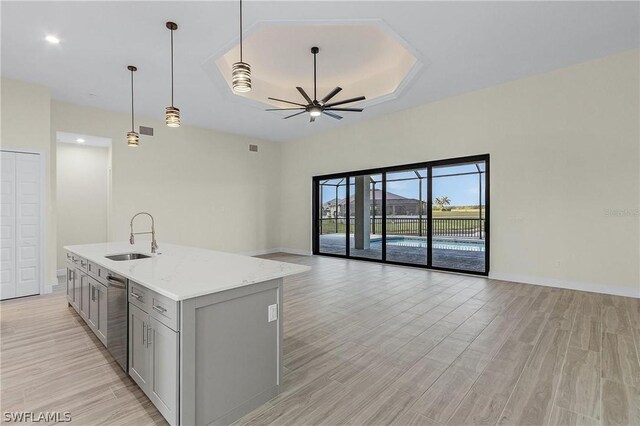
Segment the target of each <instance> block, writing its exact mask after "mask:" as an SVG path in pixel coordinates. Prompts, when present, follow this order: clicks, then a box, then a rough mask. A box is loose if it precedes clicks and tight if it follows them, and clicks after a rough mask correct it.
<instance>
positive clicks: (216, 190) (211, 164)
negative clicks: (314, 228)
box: [51, 101, 280, 252]
mask: <svg viewBox="0 0 640 426" xmlns="http://www.w3.org/2000/svg"><path fill="white" fill-rule="evenodd" d="M160 109H161V110H162V108H160ZM51 114H52V118H51V127H52V129H54V130H56V131H63V132H72V133H80V134H88V135H94V136H102V137H107V138H111V140H112V158H111V161H112V203H111V213H110V216H109V217H110V232H109V236H108V238H109V240H119V241H124V240H127V239H128V237H129V221H130V219H131V217H132V216H133V214H135V213H136V212H139V211H148V212H150V213H151V214H153V215H154V217H155V219H156V231H157V233H158V241H159V244H160V246H162V242H163V241H166V242H171V243H177V244H185V245H192V246H196V247H205V248H211V249H217V250H225V251H232V252H259V251H263V250H267V249H270V248H273V247H277V246H278V224H279V221H278V213H279V211H280V210H279V205H278V202H279V200H280V196H279V194H280V192H279V191H280V189H279V184H280V172H279V161H280V146H279V144H277V143H273V142H265V141H259V140H255V139H250V138H246V137H241V136H234V135H230V134H224V133H220V132H215V131H211V130H206V129H201V128H195V127H188V126H182V127H180V128H177V129H171V128H168V127H166V125H165V124H164V122H162V121H159V120H152V119H148V118H142V117H138V118H137V123H138V124H140V125H145V126H151V127H153V128H154V130H155V135H154V136H153V137H147V136H141V140H140V147H139V148H129V147H127V145H126V140H125V136H126V132H127V131H128V130H129V125H130V124H129V120H130V116H129V115H128V114H127V113H120V112H112V111H105V110H100V109H95V108H89V107H81V106H77V105H72V104H67V103H60V102H55V101H54V102H53V103H52V110H51ZM183 114H185V115H186V114H188V111H184V112H183ZM250 143H254V144H257V145H258V146H259V152H258V153H253V152H249V149H248V145H249V144H250ZM147 223H148V222H147V221H146V219H144V218H139V222H138V224H137V227H138V229H140V230H141V229H143V228H144V227H147V226H148V224H147ZM140 238H141V239H144V238H148V237H143V236H141V237H140Z"/></svg>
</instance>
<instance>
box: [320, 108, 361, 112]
mask: <svg viewBox="0 0 640 426" xmlns="http://www.w3.org/2000/svg"><path fill="white" fill-rule="evenodd" d="M327 110H328V111H351V112H362V111H364V109H362V108H326V109H325V111H327Z"/></svg>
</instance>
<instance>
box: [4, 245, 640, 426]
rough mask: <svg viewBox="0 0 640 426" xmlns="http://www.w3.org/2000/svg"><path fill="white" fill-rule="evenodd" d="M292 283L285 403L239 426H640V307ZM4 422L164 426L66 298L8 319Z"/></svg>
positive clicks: (608, 300)
mask: <svg viewBox="0 0 640 426" xmlns="http://www.w3.org/2000/svg"><path fill="white" fill-rule="evenodd" d="M267 257H271V258H276V259H279V260H283V261H289V262H295V263H304V264H309V265H311V266H312V267H313V270H312V271H311V272H310V273H307V274H304V275H300V276H297V277H294V278H290V279H286V280H285V295H284V302H285V306H284V331H285V336H284V339H285V348H284V353H285V355H284V357H285V358H284V366H285V377H284V384H283V392H282V393H281V394H280V395H279V396H278V397H277V398H275V399H274V400H272V401H270V403H268V404H265V405H264V406H262V407H260V408H258V409H257V410H255V411H254V412H253V413H250V414H248V415H247V416H245V417H244V418H242V419H241V420H239V421H238V422H237V424H238V425H249V424H251V425H254V424H255V425H260V424H278V425H285V424H288V425H315V424H325V425H337V424H350V425H360V424H361V425H385V424H396V425H427V426H430V425H440V424H451V425H467V424H483V425H484V424H487V425H488V424H511V425H525V424H528V425H545V424H562V425H571V424H575V425H598V424H604V425H614V424H628V425H630V424H640V362H639V359H638V345H639V344H640V300H636V299H629V298H622V297H613V296H605V295H598V294H592V293H583V292H576V291H569V290H559V289H553V288H547V287H539V286H531V285H524V284H515V283H509V282H501V281H493V280H489V279H485V278H476V277H465V276H461V275H453V274H443V273H436V272H429V271H425V270H420V269H412V268H402V267H396V266H390V265H381V264H375V263H368V262H358V261H350V260H342V259H334V258H326V257H299V256H289V255H272V256H267ZM0 306H1V309H2V312H1V316H2V323H1V327H2V328H1V332H2V340H1V343H2V352H1V355H2V359H1V363H0V368H1V370H0V372H1V374H2V377H1V386H2V397H1V402H2V411H16V410H20V411H22V410H27V411H35V412H39V411H50V410H55V411H70V412H71V413H72V416H73V419H74V421H73V423H75V424H82V425H85V424H86V425H89V424H98V423H103V424H140V425H143V424H157V423H162V419H161V417H160V415H159V414H158V412H157V411H156V410H155V409H154V408H153V406H151V404H150V403H149V401H148V400H147V399H146V397H145V396H144V395H142V393H141V392H140V391H139V390H138V389H137V388H136V386H135V385H134V384H133V382H132V381H131V380H130V379H129V378H128V377H126V376H125V375H124V373H122V371H121V370H119V368H118V367H117V366H116V365H115V363H114V361H113V360H112V359H111V357H110V356H109V355H108V353H107V352H106V351H105V350H104V349H103V348H102V347H101V345H100V344H99V342H98V341H97V339H95V338H94V337H93V336H92V334H91V333H89V332H88V330H87V329H86V327H85V326H84V325H83V322H82V321H81V320H80V319H79V318H77V316H76V315H75V313H74V312H73V311H72V310H70V309H69V308H67V307H66V302H65V299H64V295H63V294H54V295H50V296H42V297H33V298H27V299H22V300H16V301H9V302H3V303H2V304H1V305H0Z"/></svg>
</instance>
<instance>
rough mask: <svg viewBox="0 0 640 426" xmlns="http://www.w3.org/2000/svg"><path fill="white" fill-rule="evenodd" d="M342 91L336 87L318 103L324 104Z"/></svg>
mask: <svg viewBox="0 0 640 426" xmlns="http://www.w3.org/2000/svg"><path fill="white" fill-rule="evenodd" d="M341 90H342V87H336V88H335V89H333V90H332V91H331V93H329V94H328V95H327V96H325V97H324V98H322V100H321V101H320V103H321V104H325V103H327V102H328V101H329V99H331V98H333V97H334V96H335V95H337V94H338V93H340V91H341Z"/></svg>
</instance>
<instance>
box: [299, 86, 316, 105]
mask: <svg viewBox="0 0 640 426" xmlns="http://www.w3.org/2000/svg"><path fill="white" fill-rule="evenodd" d="M296 89H298V92H300V94H301V95H302V97H304V98H305V100H306V101H307V102H309V103H310V104H312V103H313V101H312V100H311V98H310V97H309V95H307V92H305V91H304V89H303V88H302V87H296Z"/></svg>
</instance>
